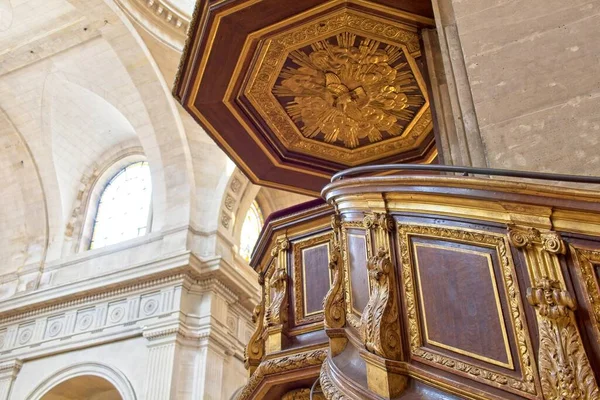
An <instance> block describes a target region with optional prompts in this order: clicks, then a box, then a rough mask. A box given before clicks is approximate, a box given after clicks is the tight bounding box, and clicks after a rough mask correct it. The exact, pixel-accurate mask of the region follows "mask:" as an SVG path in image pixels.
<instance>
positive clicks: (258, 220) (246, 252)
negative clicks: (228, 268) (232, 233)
mask: <svg viewBox="0 0 600 400" xmlns="http://www.w3.org/2000/svg"><path fill="white" fill-rule="evenodd" d="M263 223H264V220H263V216H262V212H261V211H260V207H259V206H258V203H257V202H256V200H254V201H253V202H252V205H250V209H249V210H248V212H247V213H246V218H244V223H243V224H242V234H241V236H240V255H241V256H242V257H243V258H244V260H246V261H250V256H251V255H252V250H254V245H255V244H256V241H257V240H258V236H259V235H260V230H261V229H262V226H263Z"/></svg>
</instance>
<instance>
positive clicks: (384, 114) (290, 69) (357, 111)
mask: <svg viewBox="0 0 600 400" xmlns="http://www.w3.org/2000/svg"><path fill="white" fill-rule="evenodd" d="M273 94H274V95H275V97H276V98H277V99H278V101H279V102H280V103H281V104H282V105H283V106H284V107H285V109H286V111H287V113H288V114H289V116H290V118H291V119H292V120H293V121H294V123H295V124H296V125H297V126H298V128H299V129H300V131H301V132H302V134H303V135H304V136H305V137H307V138H311V139H317V140H320V141H325V142H327V143H331V144H334V145H338V146H345V147H346V148H349V149H354V148H357V147H361V146H364V145H367V144H370V143H375V142H379V141H381V140H384V139H386V138H389V137H393V136H398V135H400V134H401V133H402V132H403V130H404V128H405V127H406V125H407V124H408V123H409V122H410V121H411V120H412V119H413V117H414V115H415V113H416V112H417V111H418V110H419V109H420V108H421V107H422V106H423V104H424V103H425V99H424V98H423V96H422V95H421V92H420V88H419V86H418V84H417V82H416V80H415V77H414V75H413V73H412V71H411V68H410V66H409V63H408V61H407V59H406V55H405V54H404V52H403V50H402V48H400V47H396V46H393V45H390V44H384V43H381V42H379V41H377V40H373V39H369V38H364V37H358V36H357V35H355V34H352V33H349V32H344V33H340V34H338V35H336V36H334V37H330V38H328V39H327V40H322V41H318V42H315V43H312V44H311V45H309V46H306V47H304V48H301V49H298V50H294V51H292V52H290V53H289V55H288V59H287V62H286V66H285V67H284V68H283V69H282V71H281V73H280V75H279V77H278V80H277V82H276V85H275V87H274V88H273Z"/></svg>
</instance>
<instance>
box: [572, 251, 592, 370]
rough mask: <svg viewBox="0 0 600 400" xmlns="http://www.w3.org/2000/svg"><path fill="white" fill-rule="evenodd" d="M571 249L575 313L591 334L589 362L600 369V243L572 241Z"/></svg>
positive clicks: (588, 339) (589, 335)
mask: <svg viewBox="0 0 600 400" xmlns="http://www.w3.org/2000/svg"><path fill="white" fill-rule="evenodd" d="M569 250H570V253H571V258H572V262H573V270H574V274H572V275H571V276H572V278H573V279H574V280H575V281H576V284H575V288H576V290H575V293H576V295H577V299H578V305H579V307H578V309H577V310H576V311H575V312H576V314H577V315H578V319H579V320H580V321H581V322H582V324H583V328H584V330H585V331H586V332H587V334H588V338H587V341H588V342H589V343H590V350H592V351H590V352H589V356H590V357H589V358H590V362H592V363H593V365H594V366H595V367H596V369H597V370H600V369H599V368H600V243H592V244H590V243H586V244H585V245H583V246H581V245H579V244H571V245H570V246H569Z"/></svg>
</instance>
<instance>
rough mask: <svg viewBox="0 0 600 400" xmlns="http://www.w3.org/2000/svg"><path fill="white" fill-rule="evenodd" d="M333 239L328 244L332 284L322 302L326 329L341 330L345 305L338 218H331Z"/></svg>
mask: <svg viewBox="0 0 600 400" xmlns="http://www.w3.org/2000/svg"><path fill="white" fill-rule="evenodd" d="M331 227H332V229H333V239H332V240H331V242H330V245H329V246H330V253H329V269H330V270H331V273H332V275H333V283H332V285H331V287H330V288H329V291H328V292H327V295H326V296H325V299H324V300H323V310H324V311H325V316H324V320H325V322H324V323H325V327H326V328H343V327H344V326H345V325H346V303H345V299H344V285H343V281H344V277H343V270H342V249H341V243H340V241H339V240H340V239H339V238H340V233H339V231H340V229H341V224H340V220H339V217H338V216H336V215H334V216H332V218H331Z"/></svg>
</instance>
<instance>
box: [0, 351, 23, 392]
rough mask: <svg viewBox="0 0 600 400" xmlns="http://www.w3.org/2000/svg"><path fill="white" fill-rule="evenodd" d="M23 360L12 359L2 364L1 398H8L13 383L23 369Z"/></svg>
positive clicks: (0, 367) (0, 376) (0, 365)
mask: <svg viewBox="0 0 600 400" xmlns="http://www.w3.org/2000/svg"><path fill="white" fill-rule="evenodd" d="M22 366H23V363H22V362H21V360H17V359H15V360H10V361H5V362H3V363H1V364H0V400H8V398H9V397H10V392H11V390H12V385H13V382H14V381H15V379H16V378H17V374H18V373H19V371H20V370H21V367H22Z"/></svg>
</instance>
